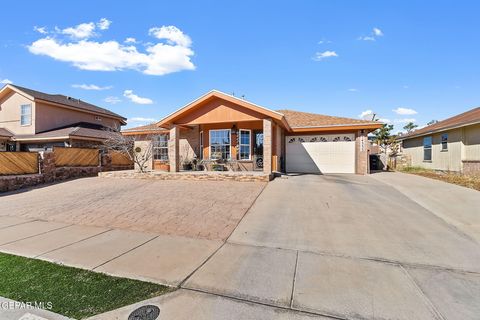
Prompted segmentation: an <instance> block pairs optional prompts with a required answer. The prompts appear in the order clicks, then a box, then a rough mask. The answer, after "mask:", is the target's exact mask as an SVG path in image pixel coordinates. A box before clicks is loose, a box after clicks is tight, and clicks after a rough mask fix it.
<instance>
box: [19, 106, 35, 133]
mask: <svg viewBox="0 0 480 320" xmlns="http://www.w3.org/2000/svg"><path fill="white" fill-rule="evenodd" d="M27 106H28V107H30V122H29V123H28V124H22V116H25V114H23V113H22V108H23V107H27ZM32 118H33V106H32V103H27V104H21V105H20V126H21V127H28V126H31V125H32V123H33V119H32Z"/></svg>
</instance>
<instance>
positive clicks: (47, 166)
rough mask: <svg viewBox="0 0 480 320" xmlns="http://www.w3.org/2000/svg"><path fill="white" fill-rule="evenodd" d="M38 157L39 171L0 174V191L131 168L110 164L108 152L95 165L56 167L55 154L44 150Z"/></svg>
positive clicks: (130, 167)
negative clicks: (100, 162) (20, 173)
mask: <svg viewBox="0 0 480 320" xmlns="http://www.w3.org/2000/svg"><path fill="white" fill-rule="evenodd" d="M39 157H40V158H39V167H40V171H39V172H40V173H38V174H22V175H11V176H0V192H7V191H13V190H18V189H21V188H26V187H32V186H35V185H38V184H42V183H52V182H56V181H62V180H67V179H73V178H81V177H94V176H97V175H98V173H99V172H101V171H114V170H128V169H132V166H112V163H111V162H112V160H111V157H110V155H108V154H103V155H102V165H101V166H96V167H56V166H55V154H54V153H53V152H51V151H45V152H43V155H39Z"/></svg>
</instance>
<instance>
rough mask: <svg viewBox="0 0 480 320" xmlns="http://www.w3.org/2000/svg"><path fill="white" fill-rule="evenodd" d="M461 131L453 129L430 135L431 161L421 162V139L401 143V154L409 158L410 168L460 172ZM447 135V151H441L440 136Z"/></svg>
mask: <svg viewBox="0 0 480 320" xmlns="http://www.w3.org/2000/svg"><path fill="white" fill-rule="evenodd" d="M462 131H463V129H461V128H460V129H453V130H449V131H445V132H441V133H436V134H433V135H431V137H432V161H423V138H424V136H423V137H418V138H414V139H409V140H405V141H403V151H402V152H403V153H404V154H407V155H409V156H410V157H411V163H412V166H416V167H422V168H427V169H433V170H444V171H461V170H462V152H463V151H462V149H463V142H462V139H463V135H462ZM444 133H448V150H447V151H442V144H441V141H442V134H444Z"/></svg>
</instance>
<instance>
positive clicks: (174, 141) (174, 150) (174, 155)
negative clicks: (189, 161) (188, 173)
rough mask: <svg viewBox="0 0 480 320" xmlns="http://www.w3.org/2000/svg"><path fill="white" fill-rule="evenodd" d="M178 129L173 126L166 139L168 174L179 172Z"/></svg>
mask: <svg viewBox="0 0 480 320" xmlns="http://www.w3.org/2000/svg"><path fill="white" fill-rule="evenodd" d="M179 140H180V129H179V128H178V127H177V126H174V127H173V128H172V129H170V137H169V139H168V159H169V161H170V172H178V171H180V142H179Z"/></svg>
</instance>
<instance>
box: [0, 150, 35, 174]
mask: <svg viewBox="0 0 480 320" xmlns="http://www.w3.org/2000/svg"><path fill="white" fill-rule="evenodd" d="M29 173H38V153H36V152H0V174H1V175H8V174H29Z"/></svg>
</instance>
